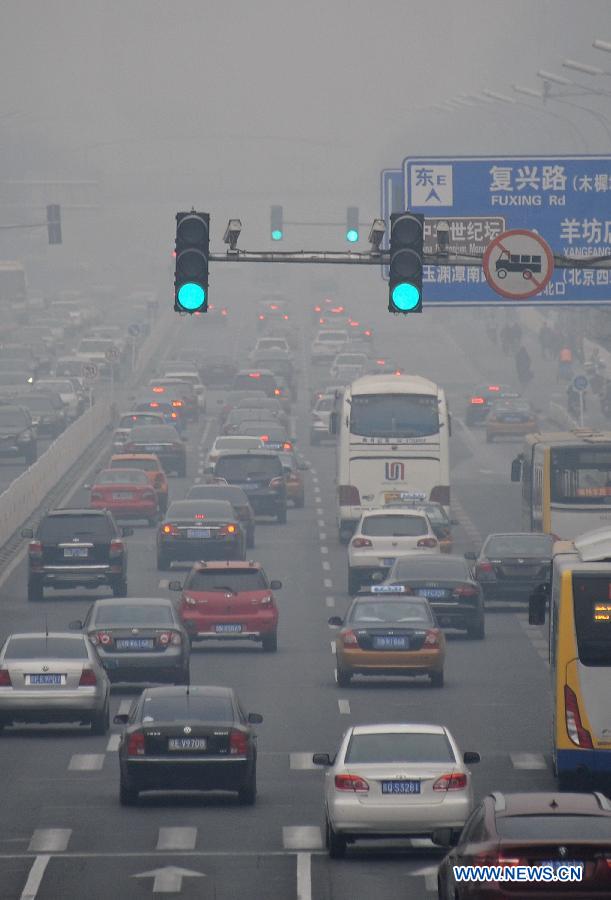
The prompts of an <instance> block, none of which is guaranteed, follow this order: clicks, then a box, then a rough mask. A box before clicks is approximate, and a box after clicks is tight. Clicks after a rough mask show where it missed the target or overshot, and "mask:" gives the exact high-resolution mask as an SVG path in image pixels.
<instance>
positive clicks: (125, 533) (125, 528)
mask: <svg viewBox="0 0 611 900" xmlns="http://www.w3.org/2000/svg"><path fill="white" fill-rule="evenodd" d="M133 533H134V529H133V528H132V527H131V525H122V526H121V537H129V536H130V534H133Z"/></svg>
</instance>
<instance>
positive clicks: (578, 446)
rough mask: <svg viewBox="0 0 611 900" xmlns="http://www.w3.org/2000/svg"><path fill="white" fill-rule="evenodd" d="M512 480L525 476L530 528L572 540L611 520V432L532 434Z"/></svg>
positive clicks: (526, 522)
mask: <svg viewBox="0 0 611 900" xmlns="http://www.w3.org/2000/svg"><path fill="white" fill-rule="evenodd" d="M511 480H512V481H516V482H518V481H521V482H522V525H523V529H524V531H543V532H545V533H546V534H553V535H555V536H556V537H559V538H561V539H562V540H572V539H573V538H576V537H577V536H578V535H580V534H583V532H584V531H590V530H592V529H593V528H601V527H602V526H603V525H609V526H611V432H609V431H605V432H595V431H588V430H587V429H575V430H574V431H566V432H551V433H548V434H529V435H527V437H526V442H525V444H524V449H523V451H522V453H520V455H519V456H517V457H516V458H515V459H514V461H513V462H512V464H511Z"/></svg>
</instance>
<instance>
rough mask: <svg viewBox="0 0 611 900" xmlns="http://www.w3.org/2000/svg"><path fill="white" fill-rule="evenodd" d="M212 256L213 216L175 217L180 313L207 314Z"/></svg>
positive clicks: (177, 307)
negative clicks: (210, 260) (209, 271)
mask: <svg viewBox="0 0 611 900" xmlns="http://www.w3.org/2000/svg"><path fill="white" fill-rule="evenodd" d="M209 255H210V215H209V214H208V213H203V212H195V210H194V209H192V210H191V212H179V213H176V270H175V274H174V309H175V310H176V311H177V312H188V313H194V312H206V311H207V310H208V259H209Z"/></svg>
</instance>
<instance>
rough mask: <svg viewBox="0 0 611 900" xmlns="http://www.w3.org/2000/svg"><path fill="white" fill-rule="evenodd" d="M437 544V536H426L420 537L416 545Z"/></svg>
mask: <svg viewBox="0 0 611 900" xmlns="http://www.w3.org/2000/svg"><path fill="white" fill-rule="evenodd" d="M436 546H437V538H434V537H425V538H420V540H419V541H418V543H417V544H416V547H436Z"/></svg>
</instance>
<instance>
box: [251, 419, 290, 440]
mask: <svg viewBox="0 0 611 900" xmlns="http://www.w3.org/2000/svg"><path fill="white" fill-rule="evenodd" d="M240 430H241V431H242V432H243V434H252V435H253V436H255V435H256V436H257V437H261V440H262V441H263V442H264V443H266V438H265V437H264V436H265V435H267V440H270V441H284V440H286V431H285V430H284V428H275V427H274V428H271V427H270V426H269V425H268V423H267V422H259V423H257V422H251V421H249V420H246V422H244V423H243V424H242V425H241V426H240Z"/></svg>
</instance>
